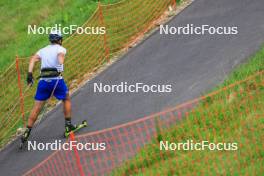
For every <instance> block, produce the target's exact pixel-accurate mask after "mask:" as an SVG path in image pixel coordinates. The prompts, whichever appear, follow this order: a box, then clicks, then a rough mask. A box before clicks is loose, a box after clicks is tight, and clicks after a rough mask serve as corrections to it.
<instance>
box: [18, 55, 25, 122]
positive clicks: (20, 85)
mask: <svg viewBox="0 0 264 176" xmlns="http://www.w3.org/2000/svg"><path fill="white" fill-rule="evenodd" d="M16 70H17V83H18V88H19V97H20V98H19V99H20V111H21V115H22V120H23V124H24V127H25V126H26V120H25V111H24V95H23V92H22V83H21V74H20V69H19V58H18V56H16Z"/></svg>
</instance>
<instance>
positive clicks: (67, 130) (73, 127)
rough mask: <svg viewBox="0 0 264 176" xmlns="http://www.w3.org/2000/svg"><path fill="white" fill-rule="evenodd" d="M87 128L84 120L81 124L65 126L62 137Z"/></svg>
mask: <svg viewBox="0 0 264 176" xmlns="http://www.w3.org/2000/svg"><path fill="white" fill-rule="evenodd" d="M86 126H87V122H86V120H84V121H83V122H82V123H81V124H79V125H72V124H70V125H65V133H64V137H66V138H67V137H69V135H70V133H71V132H73V133H74V132H76V131H79V130H80V129H82V128H84V127H86Z"/></svg>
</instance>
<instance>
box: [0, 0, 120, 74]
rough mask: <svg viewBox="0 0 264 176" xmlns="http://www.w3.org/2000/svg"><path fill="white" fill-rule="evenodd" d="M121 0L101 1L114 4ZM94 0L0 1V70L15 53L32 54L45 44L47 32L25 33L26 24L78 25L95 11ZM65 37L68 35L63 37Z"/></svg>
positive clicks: (10, 61)
mask: <svg viewBox="0 0 264 176" xmlns="http://www.w3.org/2000/svg"><path fill="white" fill-rule="evenodd" d="M118 1H120V0H101V2H102V3H106V2H107V3H114V2H118ZM96 7H97V0H78V1H73V0H59V1H54V0H34V1H32V0H23V1H22V0H12V1H1V2H0V26H1V28H0V53H1V54H0V73H1V72H2V71H3V70H5V69H6V68H7V67H8V66H9V65H10V64H11V63H12V62H14V60H15V56H16V55H18V56H20V57H26V56H30V55H32V54H33V53H34V52H36V51H37V50H38V49H39V48H41V47H43V46H44V45H46V44H47V36H46V35H32V34H30V35H28V34H27V27H28V25H37V26H44V27H45V26H54V24H62V26H69V25H71V24H75V25H78V26H81V25H82V24H83V23H84V22H85V21H86V20H87V19H88V18H89V17H90V16H91V14H92V13H93V12H94V11H95V9H96ZM66 37H67V36H66Z"/></svg>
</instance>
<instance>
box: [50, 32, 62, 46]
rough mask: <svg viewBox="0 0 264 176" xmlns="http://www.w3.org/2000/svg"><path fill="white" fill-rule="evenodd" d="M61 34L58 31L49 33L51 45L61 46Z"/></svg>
mask: <svg viewBox="0 0 264 176" xmlns="http://www.w3.org/2000/svg"><path fill="white" fill-rule="evenodd" d="M62 38H63V37H62V34H61V32H60V31H59V30H54V31H51V32H50V34H49V41H50V42H51V43H52V44H59V45H61V44H62Z"/></svg>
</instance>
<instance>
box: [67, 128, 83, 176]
mask: <svg viewBox="0 0 264 176" xmlns="http://www.w3.org/2000/svg"><path fill="white" fill-rule="evenodd" d="M70 140H71V141H74V140H75V137H74V133H70ZM73 151H74V154H75V158H76V164H77V167H78V169H79V172H80V175H81V176H85V175H84V172H83V168H82V164H81V159H80V155H79V153H78V150H77V148H76V147H73Z"/></svg>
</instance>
